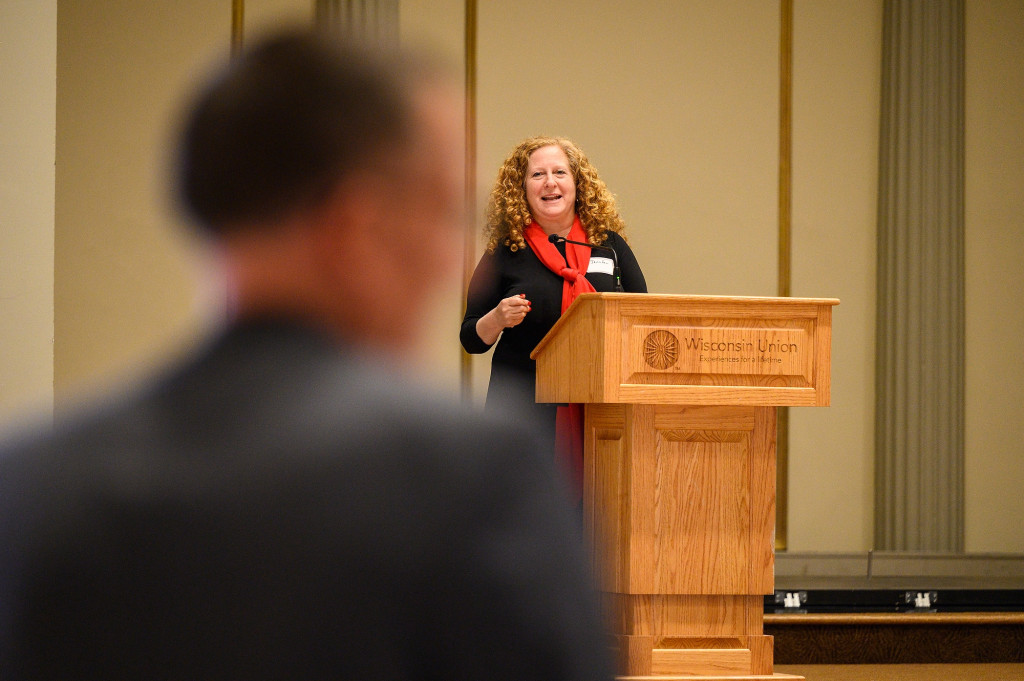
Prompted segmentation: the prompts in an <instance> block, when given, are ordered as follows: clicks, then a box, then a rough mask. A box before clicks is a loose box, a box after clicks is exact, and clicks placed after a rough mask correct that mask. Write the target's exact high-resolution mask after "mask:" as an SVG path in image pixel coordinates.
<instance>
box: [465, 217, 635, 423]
mask: <svg viewBox="0 0 1024 681" xmlns="http://www.w3.org/2000/svg"><path fill="white" fill-rule="evenodd" d="M603 245H604V246H610V247H611V248H614V249H615V252H616V254H617V255H618V259H619V269H620V273H621V279H622V288H623V290H624V291H626V292H627V293H647V282H646V281H645V280H644V275H643V272H642V271H641V270H640V265H639V264H637V261H636V256H634V255H633V251H632V250H631V249H630V247H629V245H628V244H627V243H626V241H625V240H624V239H623V238H622V237H621V236H619V235H618V234H617V233H615V232H609V233H608V239H607V240H606V241H605V243H604V244H603ZM557 247H558V250H559V251H560V252H561V253H562V256H563V257H564V256H565V244H564V243H559V244H557ZM590 257H591V265H590V266H589V267H588V268H587V269H588V271H587V275H586V276H587V280H588V281H589V282H590V283H591V284H592V285H593V287H594V289H595V290H597V291H599V292H611V291H614V290H615V278H614V277H613V276H612V275H611V274H610V273H609V274H605V273H604V272H602V271H599V270H601V269H606V270H607V271H608V272H611V267H610V263H609V262H608V261H610V260H611V257H610V255H609V254H608V253H607V251H602V250H601V249H598V248H594V249H591V252H590ZM602 259H603V260H604V262H603V263H602V262H600V261H601V260H602ZM601 264H603V265H605V267H604V268H602V267H600V265H601ZM563 281H564V280H563V279H562V277H561V276H560V275H558V274H555V273H554V272H552V271H551V270H549V269H548V268H547V267H545V266H544V264H543V263H542V262H541V261H540V260H539V259H538V258H537V256H536V255H535V254H534V252H533V251H532V250H531V249H530V248H529V246H527V247H525V248H520V249H519V250H518V251H516V252H514V253H513V252H512V250H511V249H509V248H508V247H507V246H499V247H498V248H496V249H495V251H494V253H485V254H484V256H483V258H481V259H480V263H479V264H478V265H477V268H476V271H475V272H474V273H473V278H472V280H471V281H470V283H469V292H468V294H467V299H466V316H465V318H464V319H463V321H462V331H461V333H460V340H461V341H462V347H464V348H465V349H466V352H469V353H474V354H479V353H483V352H486V351H487V350H488V349H490V347H491V346H490V345H488V344H487V343H484V342H483V341H482V340H481V339H480V336H478V335H477V333H476V323H477V320H479V319H480V317H482V316H484V315H485V314H487V313H488V312H490V311H491V310H492V309H494V307H495V306H496V305H497V304H498V303H499V302H501V300H503V299H504V298H508V297H509V296H513V295H518V294H520V293H525V294H526V299H527V300H529V301H530V304H531V310H530V312H528V313H527V315H526V317H525V318H524V319H523V321H522V323H521V324H519V325H518V326H514V327H512V328H509V329H505V330H504V331H503V332H502V334H501V336H500V337H499V339H498V341H497V347H496V348H495V349H494V355H493V356H492V358H491V378H490V382H489V384H488V387H487V408H488V409H495V408H500V406H501V405H506V404H510V405H511V406H513V407H515V408H518V409H520V410H526V411H527V413H531V414H532V415H533V417H532V418H534V419H539V421H537V420H535V421H534V425H535V426H536V425H540V426H541V427H543V428H545V429H546V430H548V431H549V432H550V434H551V436H552V440H553V439H554V414H555V409H554V406H553V405H536V404H535V401H534V395H535V385H536V362H534V360H532V359H530V353H531V352H532V351H533V349H534V348H535V347H536V346H537V343H539V342H540V340H541V339H542V338H543V337H544V335H545V334H546V333H547V332H548V331H549V330H550V329H551V327H552V326H554V324H555V322H556V321H558V318H559V317H560V316H561V314H562V282H563Z"/></svg>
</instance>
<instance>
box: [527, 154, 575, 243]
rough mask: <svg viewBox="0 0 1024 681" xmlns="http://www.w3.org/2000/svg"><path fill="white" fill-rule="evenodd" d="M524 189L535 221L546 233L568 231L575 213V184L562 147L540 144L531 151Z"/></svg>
mask: <svg viewBox="0 0 1024 681" xmlns="http://www.w3.org/2000/svg"><path fill="white" fill-rule="evenodd" d="M523 190H524V191H525V192H526V202H527V204H529V206H530V214H531V215H532V216H533V220H534V222H536V223H537V224H538V225H540V227H541V229H543V230H544V232H545V233H546V234H559V233H563V232H567V231H568V230H569V228H570V227H571V226H572V221H573V217H574V216H575V209H576V183H575V181H574V180H573V178H572V169H571V168H570V167H569V159H568V157H566V155H565V152H564V151H562V148H561V147H559V146H557V145H550V146H546V147H541V148H540V149H537V150H536V151H534V152H533V153H532V154H530V159H529V161H528V162H527V164H526V177H525V179H524V180H523Z"/></svg>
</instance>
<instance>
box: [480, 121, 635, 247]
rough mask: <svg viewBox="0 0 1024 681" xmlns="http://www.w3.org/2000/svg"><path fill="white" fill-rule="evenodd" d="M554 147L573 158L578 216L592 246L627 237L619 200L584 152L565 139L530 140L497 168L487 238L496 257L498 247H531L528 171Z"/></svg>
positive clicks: (485, 228) (570, 162) (488, 205)
mask: <svg viewBox="0 0 1024 681" xmlns="http://www.w3.org/2000/svg"><path fill="white" fill-rule="evenodd" d="M550 146H557V147H560V148H561V149H562V151H563V152H565V156H566V158H568V159H569V169H570V171H571V172H572V179H573V182H574V183H575V184H576V215H577V216H578V217H579V219H580V224H582V225H583V229H585V230H586V232H587V241H588V242H589V243H592V244H602V243H604V242H605V240H606V239H607V238H608V232H609V231H611V232H618V233H619V234H622V233H623V231H624V230H625V228H626V225H625V223H624V222H623V221H622V217H621V216H620V215H619V211H618V209H617V208H616V207H615V197H614V196H612V193H611V192H610V191H608V187H606V186H605V184H604V182H603V181H602V180H601V178H599V177H598V176H597V169H595V168H594V166H592V165H590V161H588V160H587V157H586V155H585V154H584V153H583V152H582V151H581V150H580V148H579V147H577V146H576V145H575V144H573V142H572V141H571V140H568V139H565V138H563V137H531V138H529V139H526V140H523V141H522V142H520V143H519V144H518V145H517V146H516V148H515V149H513V150H512V153H511V154H509V156H508V158H506V159H505V162H504V163H502V165H501V168H499V169H498V179H497V180H495V182H494V188H493V189H491V195H490V198H488V200H487V209H486V211H485V216H486V219H487V222H486V224H485V225H484V236H485V237H487V252H488V253H493V252H494V250H495V249H496V248H497V247H498V246H499V245H505V246H507V247H508V248H510V249H511V250H512V251H517V250H519V249H520V248H525V247H526V241H525V240H524V239H523V230H524V229H526V226H527V225H529V224H530V223H531V222H533V217H532V216H531V215H530V207H529V205H528V204H527V201H526V191H525V187H524V185H525V178H526V168H527V165H528V164H529V161H530V154H532V153H533V152H535V151H537V150H538V149H540V148H541V147H550Z"/></svg>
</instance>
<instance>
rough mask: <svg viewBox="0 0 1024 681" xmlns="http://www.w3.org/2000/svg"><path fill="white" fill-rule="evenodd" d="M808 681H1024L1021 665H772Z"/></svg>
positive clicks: (777, 670) (776, 668) (778, 669)
mask: <svg viewBox="0 0 1024 681" xmlns="http://www.w3.org/2000/svg"><path fill="white" fill-rule="evenodd" d="M775 671H776V673H779V674H794V675H798V676H803V677H804V678H806V679H807V681H1024V664H847V665H814V664H809V665H789V664H787V665H780V664H777V665H775Z"/></svg>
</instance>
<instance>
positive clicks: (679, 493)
mask: <svg viewBox="0 0 1024 681" xmlns="http://www.w3.org/2000/svg"><path fill="white" fill-rule="evenodd" d="M838 302H839V301H838V300H835V299H801V298H732V297H712V296H676V295H649V294H629V293H588V294H583V295H581V296H580V297H579V298H578V299H577V300H576V301H575V302H574V303H573V305H572V306H571V307H570V308H569V309H568V310H566V313H565V314H564V315H563V316H562V317H561V319H559V321H558V323H557V324H555V326H554V327H553V328H552V329H551V331H550V332H549V333H548V334H547V336H545V337H544V339H543V340H542V341H541V342H540V344H539V345H538V346H537V347H536V349H535V350H534V351H533V354H532V356H533V357H534V358H535V359H536V360H537V401H538V402H581V403H585V404H586V408H585V430H586V433H585V450H584V485H583V495H584V499H583V506H584V515H585V521H586V526H587V529H586V532H587V539H588V541H589V544H590V546H591V547H592V550H593V567H594V572H595V576H596V579H597V582H598V587H599V589H600V591H601V593H602V595H603V597H604V598H605V599H606V605H607V609H608V614H609V616H610V617H611V621H610V629H611V633H612V635H613V640H614V646H615V648H616V651H617V660H618V672H619V674H621V677H620V678H624V679H632V678H637V677H654V678H658V679H662V680H664V679H674V678H678V679H687V680H688V681H693V680H694V679H700V678H705V677H707V678H712V679H713V678H721V677H729V678H734V679H760V678H775V679H779V678H788V679H794V678H799V677H792V676H785V675H781V674H774V672H773V665H772V637H770V636H765V635H764V629H763V622H764V596H765V595H766V594H771V593H773V591H774V578H775V574H774V568H775V554H774V548H775V547H774V534H775V411H776V409H775V408H776V407H778V406H783V405H793V406H824V405H827V404H828V403H829V362H830V347H831V335H832V306H833V305H836V304H837V303H838Z"/></svg>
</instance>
